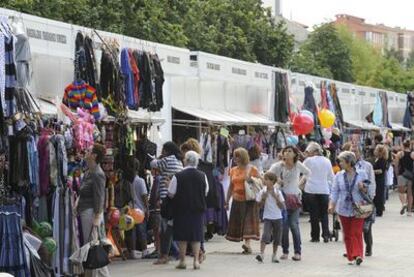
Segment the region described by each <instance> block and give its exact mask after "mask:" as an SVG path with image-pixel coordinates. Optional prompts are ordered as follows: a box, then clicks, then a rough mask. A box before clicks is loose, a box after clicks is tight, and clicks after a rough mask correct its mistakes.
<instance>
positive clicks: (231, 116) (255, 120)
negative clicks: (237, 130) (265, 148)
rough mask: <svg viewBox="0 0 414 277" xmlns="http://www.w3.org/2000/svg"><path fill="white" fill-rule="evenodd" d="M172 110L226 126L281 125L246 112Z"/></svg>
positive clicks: (179, 108)
mask: <svg viewBox="0 0 414 277" xmlns="http://www.w3.org/2000/svg"><path fill="white" fill-rule="evenodd" d="M173 108H174V109H176V110H178V111H180V112H183V113H186V114H189V115H192V116H194V117H197V118H200V119H202V120H205V121H206V122H210V123H217V124H226V125H264V126H277V125H285V124H283V123H279V122H275V121H271V120H269V119H267V118H266V117H265V116H263V115H258V114H254V113H248V112H230V111H224V110H203V109H197V108H188V107H173Z"/></svg>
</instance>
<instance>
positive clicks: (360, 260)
mask: <svg viewBox="0 0 414 277" xmlns="http://www.w3.org/2000/svg"><path fill="white" fill-rule="evenodd" d="M362 262H363V260H362V258H361V257H357V258H356V259H355V263H356V265H361V264H362Z"/></svg>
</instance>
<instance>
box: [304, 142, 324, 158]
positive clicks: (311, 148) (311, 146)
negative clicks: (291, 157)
mask: <svg viewBox="0 0 414 277" xmlns="http://www.w3.org/2000/svg"><path fill="white" fill-rule="evenodd" d="M306 151H307V152H309V153H314V152H318V154H319V155H322V154H323V150H322V147H321V146H320V145H319V144H318V143H316V142H313V141H312V142H310V143H309V145H308V147H306Z"/></svg>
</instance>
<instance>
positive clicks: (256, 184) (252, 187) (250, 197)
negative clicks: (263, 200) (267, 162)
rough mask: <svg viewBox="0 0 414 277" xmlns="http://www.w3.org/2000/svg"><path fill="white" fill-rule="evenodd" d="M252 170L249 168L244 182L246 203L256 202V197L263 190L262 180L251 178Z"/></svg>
mask: <svg viewBox="0 0 414 277" xmlns="http://www.w3.org/2000/svg"><path fill="white" fill-rule="evenodd" d="M251 170H252V167H249V168H248V171H247V173H246V179H245V181H244V191H245V196H246V201H255V200H256V195H257V194H258V193H259V191H260V190H261V189H262V180H261V179H260V178H257V177H253V176H251V175H250V172H251Z"/></svg>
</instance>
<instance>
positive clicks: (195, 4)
mask: <svg viewBox="0 0 414 277" xmlns="http://www.w3.org/2000/svg"><path fill="white" fill-rule="evenodd" d="M0 6H2V7H5V8H11V9H15V10H19V11H22V12H25V13H30V14H34V15H38V16H42V17H47V18H51V19H55V20H61V21H65V22H69V23H74V24H77V25H81V26H86V27H90V28H95V29H99V30H104V31H109V32H116V33H121V34H124V35H128V36H133V37H137V38H140V39H144V40H150V41H154V42H160V43H165V44H170V45H175V46H179V47H187V48H190V49H192V50H201V51H206V52H210V53H213V54H218V55H224V56H228V57H232V58H237V59H242V60H247V61H252V62H260V63H264V64H268V65H276V66H285V65H286V64H287V63H288V62H289V60H290V59H291V55H292V51H293V38H292V36H290V35H288V34H287V33H286V29H285V26H284V24H283V23H281V24H274V20H273V18H272V17H271V16H270V11H269V10H267V9H264V8H263V7H262V2H261V0H110V1H109V0H53V1H50V0H0Z"/></svg>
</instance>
